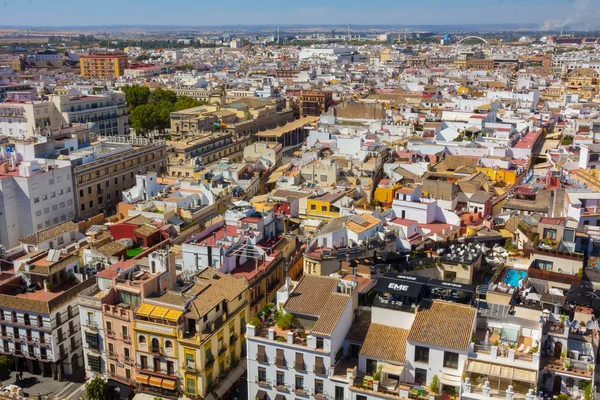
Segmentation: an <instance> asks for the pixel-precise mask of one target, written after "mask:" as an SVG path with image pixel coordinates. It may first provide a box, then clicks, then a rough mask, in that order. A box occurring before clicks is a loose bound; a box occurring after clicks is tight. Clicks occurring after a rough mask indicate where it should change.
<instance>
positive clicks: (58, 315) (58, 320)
mask: <svg viewBox="0 0 600 400" xmlns="http://www.w3.org/2000/svg"><path fill="white" fill-rule="evenodd" d="M56 325H62V321H61V318H60V313H56Z"/></svg>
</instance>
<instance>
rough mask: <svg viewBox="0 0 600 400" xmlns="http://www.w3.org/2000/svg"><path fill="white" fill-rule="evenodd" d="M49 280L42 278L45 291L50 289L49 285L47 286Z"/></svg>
mask: <svg viewBox="0 0 600 400" xmlns="http://www.w3.org/2000/svg"><path fill="white" fill-rule="evenodd" d="M47 284H48V282H46V280H45V279H44V280H42V286H43V287H44V292H47V291H48V286H47Z"/></svg>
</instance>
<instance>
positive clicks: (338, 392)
mask: <svg viewBox="0 0 600 400" xmlns="http://www.w3.org/2000/svg"><path fill="white" fill-rule="evenodd" d="M334 400H344V388H343V387H342V386H336V387H335V399H334Z"/></svg>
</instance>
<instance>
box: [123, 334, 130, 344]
mask: <svg viewBox="0 0 600 400" xmlns="http://www.w3.org/2000/svg"><path fill="white" fill-rule="evenodd" d="M121 338H122V339H123V342H125V343H131V336H129V335H125V334H124V333H122V334H121Z"/></svg>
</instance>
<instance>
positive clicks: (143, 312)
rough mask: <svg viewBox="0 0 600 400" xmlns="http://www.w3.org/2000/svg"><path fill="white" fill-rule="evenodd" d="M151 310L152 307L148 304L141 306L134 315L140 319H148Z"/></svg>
mask: <svg viewBox="0 0 600 400" xmlns="http://www.w3.org/2000/svg"><path fill="white" fill-rule="evenodd" d="M152 309H154V306H151V305H150V304H142V305H141V306H140V307H139V308H138V309H137V310H136V312H135V313H136V314H137V315H139V316H142V317H148V316H149V315H150V313H151V312H152Z"/></svg>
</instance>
